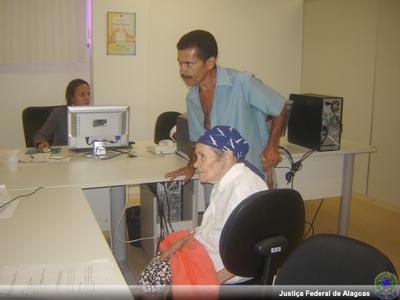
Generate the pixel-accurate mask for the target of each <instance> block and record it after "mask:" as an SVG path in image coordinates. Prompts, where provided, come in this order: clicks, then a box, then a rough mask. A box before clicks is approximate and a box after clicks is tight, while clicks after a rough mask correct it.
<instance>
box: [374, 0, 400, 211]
mask: <svg viewBox="0 0 400 300" xmlns="http://www.w3.org/2000/svg"><path fill="white" fill-rule="evenodd" d="M378 12H379V14H378V20H379V21H378V26H377V33H378V34H377V36H378V38H377V46H376V63H375V64H376V66H375V84H374V110H373V117H372V132H371V143H372V145H375V146H376V147H377V151H376V153H373V154H371V159H370V167H369V177H368V188H367V195H368V197H370V198H372V199H375V200H378V201H381V202H384V203H385V204H389V205H391V206H394V207H396V208H397V209H399V210H400V199H399V193H398V192H397V189H396V187H397V184H398V182H399V181H398V176H399V169H400V156H399V155H398V152H397V151H398V149H400V140H399V138H398V136H399V132H400V122H399V111H400V97H399V87H400V56H399V53H400V34H399V28H400V1H398V0H386V1H379V9H378Z"/></svg>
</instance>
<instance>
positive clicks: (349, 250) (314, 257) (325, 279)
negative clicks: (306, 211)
mask: <svg viewBox="0 0 400 300" xmlns="http://www.w3.org/2000/svg"><path fill="white" fill-rule="evenodd" d="M382 272H390V273H392V274H394V275H396V270H395V268H394V266H393V264H392V262H391V261H390V260H389V259H388V258H387V257H386V256H385V255H384V254H383V253H382V252H381V251H379V250H378V249H376V248H374V247H372V246H371V245H368V244H366V243H364V242H361V241H358V240H355V239H352V238H349V237H346V236H341V235H336V234H318V235H314V236H312V237H310V238H309V239H307V240H305V241H303V242H302V243H301V244H300V245H299V246H298V247H297V248H296V250H295V251H294V252H293V253H292V254H291V255H290V256H289V258H288V259H287V260H286V261H285V263H284V264H283V265H282V267H281V269H280V270H279V273H278V275H277V277H276V279H275V284H276V285H374V283H375V279H376V277H377V275H378V274H380V273H382Z"/></svg>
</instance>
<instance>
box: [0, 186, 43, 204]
mask: <svg viewBox="0 0 400 300" xmlns="http://www.w3.org/2000/svg"><path fill="white" fill-rule="evenodd" d="M43 188H44V187H42V186H39V187H38V188H36V189H35V190H34V191H33V192H31V193H29V194H24V195H19V196H16V197H14V198H12V199H11V200H10V201H7V202H6V203H3V204H2V205H1V206H0V209H2V208H3V207H4V206H6V205H8V204H10V203H11V202H14V201H15V200H17V199H19V198H22V197H29V196H32V195H33V194H35V193H36V192H37V191H38V190H40V189H43Z"/></svg>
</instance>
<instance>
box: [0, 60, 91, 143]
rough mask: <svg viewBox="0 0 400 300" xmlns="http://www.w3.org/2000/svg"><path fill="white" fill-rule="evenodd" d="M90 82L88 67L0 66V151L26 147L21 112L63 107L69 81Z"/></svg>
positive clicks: (78, 65) (84, 65)
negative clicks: (47, 107) (78, 79)
mask: <svg viewBox="0 0 400 300" xmlns="http://www.w3.org/2000/svg"><path fill="white" fill-rule="evenodd" d="M77 77H79V78H83V79H85V80H88V81H89V79H90V75H89V67H88V64H76V65H68V66H66V65H53V66H50V65H36V66H34V65H31V66H30V65H24V66H18V65H14V66H12V65H6V66H4V65H3V66H0V90H1V96H0V103H1V104H0V105H1V110H0V148H20V147H25V140H24V133H23V129H22V110H23V109H24V108H25V107H27V106H33V105H58V104H64V103H65V87H66V86H67V84H68V82H69V81H70V80H71V79H72V78H77Z"/></svg>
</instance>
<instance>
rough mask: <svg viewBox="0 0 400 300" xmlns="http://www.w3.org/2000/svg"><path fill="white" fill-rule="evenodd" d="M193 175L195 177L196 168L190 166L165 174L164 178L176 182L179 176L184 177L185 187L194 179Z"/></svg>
mask: <svg viewBox="0 0 400 300" xmlns="http://www.w3.org/2000/svg"><path fill="white" fill-rule="evenodd" d="M193 175H194V167H192V166H190V165H189V166H186V167H183V168H180V169H178V170H175V171H172V172H169V173H167V174H165V175H164V176H165V177H167V178H169V179H171V180H174V179H175V178H176V177H178V176H184V178H183V182H182V183H183V185H185V184H186V183H188V181H189V180H190V179H191V178H192V177H193Z"/></svg>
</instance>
